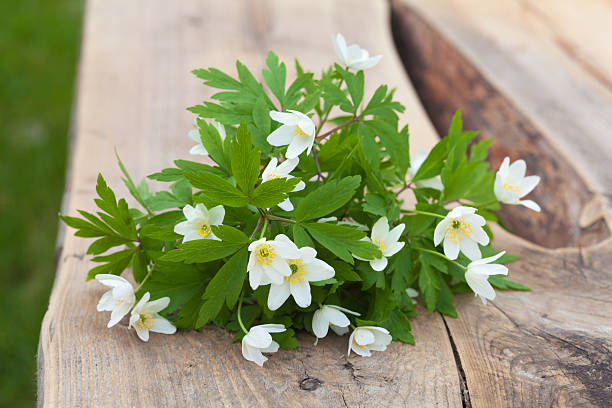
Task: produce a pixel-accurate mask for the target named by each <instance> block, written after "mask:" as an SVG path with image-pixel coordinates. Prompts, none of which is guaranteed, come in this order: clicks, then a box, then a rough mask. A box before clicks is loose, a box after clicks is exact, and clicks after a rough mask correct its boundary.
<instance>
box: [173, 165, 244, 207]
mask: <svg viewBox="0 0 612 408" xmlns="http://www.w3.org/2000/svg"><path fill="white" fill-rule="evenodd" d="M183 174H184V175H185V177H187V180H189V182H190V183H191V185H193V186H194V187H195V188H199V189H200V190H202V192H203V193H204V194H206V195H207V196H208V197H210V198H212V199H213V200H216V201H217V202H219V203H220V204H223V205H227V206H229V207H242V206H244V205H245V204H246V203H247V202H248V201H249V199H248V197H247V196H246V195H244V193H242V192H241V191H240V190H238V189H237V188H236V187H234V186H233V185H231V184H230V182H229V181H227V180H224V179H222V178H221V177H219V176H216V175H214V174H212V173H208V172H197V173H196V172H192V171H185V172H183Z"/></svg>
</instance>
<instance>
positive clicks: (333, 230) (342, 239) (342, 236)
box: [303, 223, 382, 264]
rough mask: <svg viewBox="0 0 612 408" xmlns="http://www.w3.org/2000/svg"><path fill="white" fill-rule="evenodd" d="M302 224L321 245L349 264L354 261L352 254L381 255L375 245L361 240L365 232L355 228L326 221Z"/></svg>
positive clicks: (363, 255) (365, 256)
mask: <svg viewBox="0 0 612 408" xmlns="http://www.w3.org/2000/svg"><path fill="white" fill-rule="evenodd" d="M303 226H304V227H305V228H306V229H307V230H308V232H309V233H310V235H312V237H313V238H314V239H315V240H317V241H318V242H319V243H320V244H321V245H323V246H324V247H325V248H327V249H328V250H330V251H331V252H333V253H334V254H335V255H336V256H337V257H338V258H340V259H342V260H343V261H345V262H348V263H350V264H353V262H354V261H353V254H355V255H357V256H359V257H360V258H364V259H374V258H378V257H380V256H382V254H381V252H380V250H379V249H378V247H376V245H374V244H372V243H371V242H368V241H361V239H362V238H363V237H365V233H364V232H363V231H360V230H358V229H357V228H354V227H349V226H347V225H336V224H328V223H315V224H303Z"/></svg>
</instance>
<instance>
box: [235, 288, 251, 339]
mask: <svg viewBox="0 0 612 408" xmlns="http://www.w3.org/2000/svg"><path fill="white" fill-rule="evenodd" d="M243 300H244V290H243V291H242V293H241V294H240V300H239V301H238V311H237V312H236V313H237V316H238V324H239V325H240V328H241V329H242V331H243V332H244V334H249V331H248V330H247V329H246V327H244V323H242V317H241V316H240V310H241V309H242V301H243Z"/></svg>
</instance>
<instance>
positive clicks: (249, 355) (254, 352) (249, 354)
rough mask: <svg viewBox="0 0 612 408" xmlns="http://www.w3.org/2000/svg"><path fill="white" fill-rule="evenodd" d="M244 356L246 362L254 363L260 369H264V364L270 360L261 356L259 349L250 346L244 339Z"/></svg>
mask: <svg viewBox="0 0 612 408" xmlns="http://www.w3.org/2000/svg"><path fill="white" fill-rule="evenodd" d="M242 356H243V357H244V358H245V359H246V360H248V361H252V362H254V363H255V364H257V365H258V366H260V367H262V366H263V363H265V362H266V360H268V358H267V357H265V356H264V355H263V354H261V351H260V350H259V349H258V348H255V347H251V346H249V345H248V344H247V343H246V342H245V341H244V339H242Z"/></svg>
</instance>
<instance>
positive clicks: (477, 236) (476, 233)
mask: <svg viewBox="0 0 612 408" xmlns="http://www.w3.org/2000/svg"><path fill="white" fill-rule="evenodd" d="M470 238H471V239H473V240H474V241H476V242H478V243H479V244H480V245H487V244H488V243H489V236H488V235H487V233H486V232H485V230H484V229H483V228H482V227H479V226H472V233H471V234H470Z"/></svg>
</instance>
